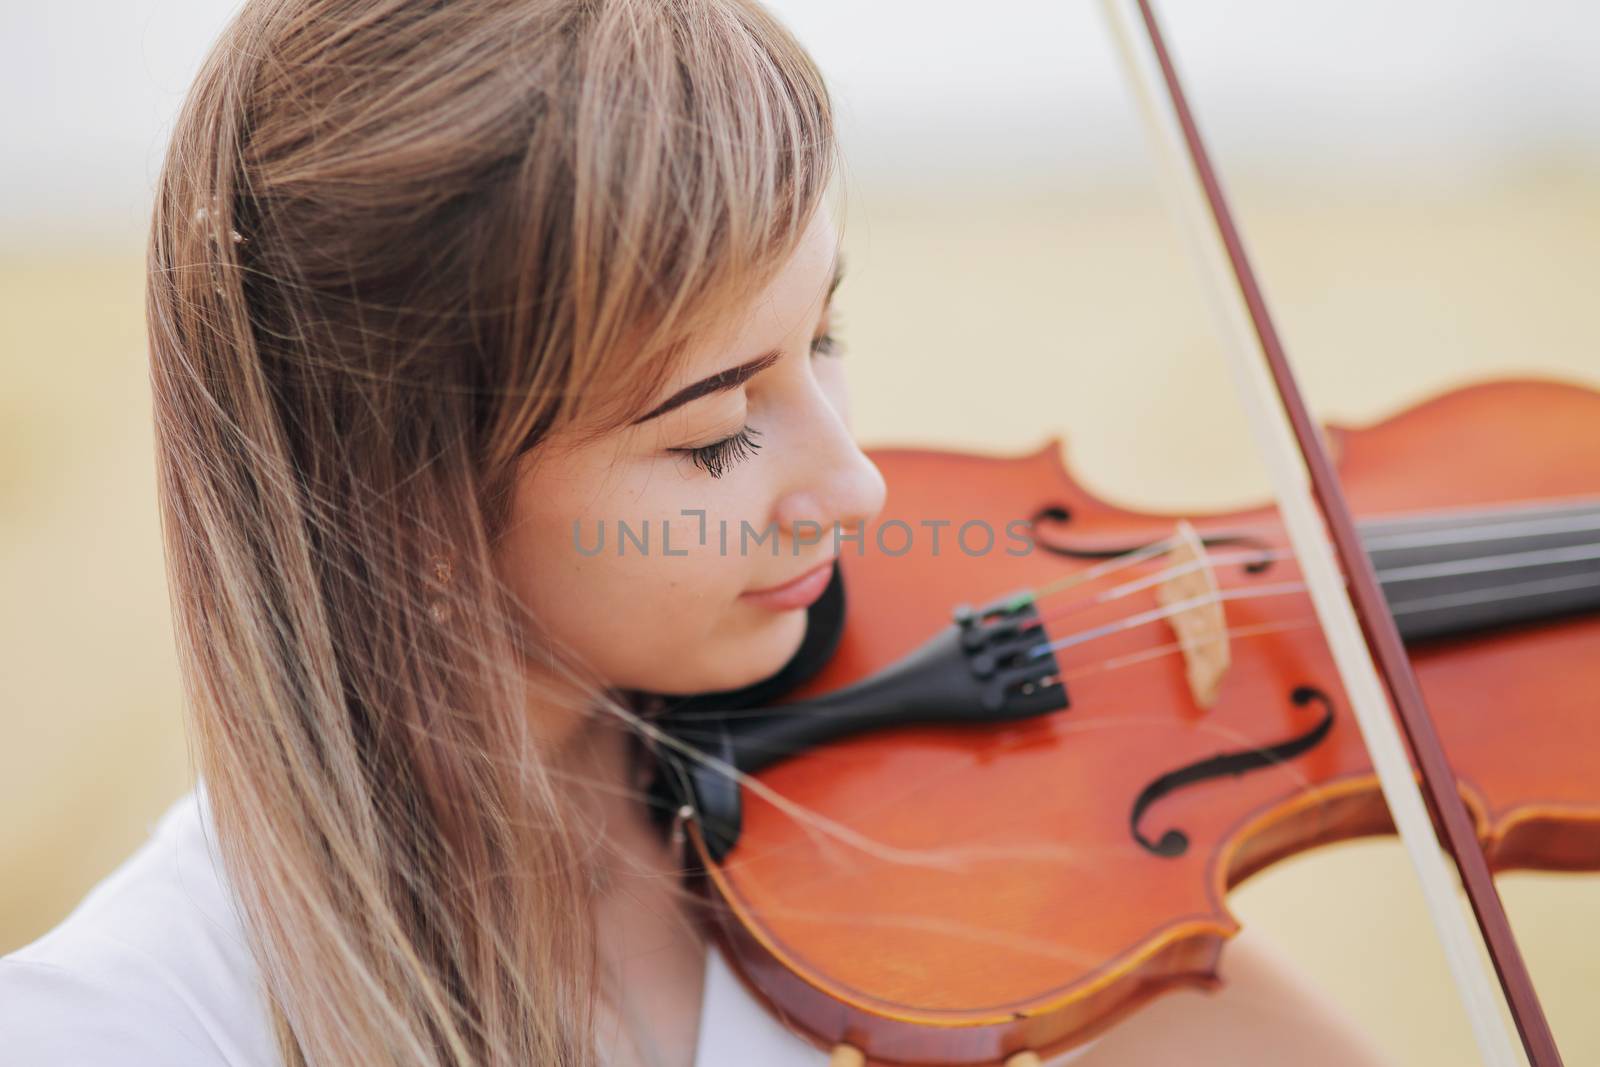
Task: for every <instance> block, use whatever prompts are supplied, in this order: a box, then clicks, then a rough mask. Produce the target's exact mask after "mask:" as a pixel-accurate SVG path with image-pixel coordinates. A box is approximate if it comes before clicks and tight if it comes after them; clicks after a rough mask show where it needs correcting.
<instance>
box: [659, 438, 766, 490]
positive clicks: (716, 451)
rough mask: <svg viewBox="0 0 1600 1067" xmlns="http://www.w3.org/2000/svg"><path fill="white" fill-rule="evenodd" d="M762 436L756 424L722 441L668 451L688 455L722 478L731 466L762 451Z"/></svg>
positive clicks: (710, 472) (698, 465)
mask: <svg viewBox="0 0 1600 1067" xmlns="http://www.w3.org/2000/svg"><path fill="white" fill-rule="evenodd" d="M760 436H761V431H760V430H758V429H756V428H755V427H754V426H746V427H745V428H744V429H742V430H740V431H739V432H738V433H735V434H731V435H729V436H727V437H724V438H723V439H722V440H720V441H713V442H711V443H710V444H709V445H698V446H696V447H694V448H672V449H668V451H670V452H676V453H678V454H679V455H685V456H688V457H689V458H690V459H692V460H693V461H694V465H695V466H696V467H699V468H700V469H701V470H703V471H705V472H706V473H707V474H709V475H711V477H713V478H720V477H722V476H723V475H724V474H726V473H727V472H728V470H729V469H730V468H732V467H734V466H736V465H737V464H739V463H742V462H744V461H745V460H747V459H749V458H750V457H751V456H753V455H755V454H756V453H757V452H759V451H761V442H760V441H757V440H756V438H758V437H760Z"/></svg>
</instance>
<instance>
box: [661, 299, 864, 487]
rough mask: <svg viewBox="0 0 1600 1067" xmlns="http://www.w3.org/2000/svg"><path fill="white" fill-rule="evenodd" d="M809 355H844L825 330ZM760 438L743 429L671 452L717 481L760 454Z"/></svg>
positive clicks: (751, 428)
mask: <svg viewBox="0 0 1600 1067" xmlns="http://www.w3.org/2000/svg"><path fill="white" fill-rule="evenodd" d="M811 353H812V355H816V356H840V355H843V354H844V347H843V345H842V344H840V342H839V339H838V337H836V336H835V335H834V333H833V331H832V330H829V331H828V332H827V333H825V334H822V335H821V336H819V337H817V338H815V339H814V340H813V341H812V342H811ZM760 436H761V431H760V430H758V429H756V428H755V427H754V426H746V427H745V428H744V429H742V430H740V431H739V432H738V433H736V434H733V435H731V436H729V437H724V438H723V439H722V440H720V441H713V442H711V443H710V444H709V445H700V446H699V447H697V448H675V449H673V450H672V451H674V452H680V453H682V454H684V455H686V456H688V457H689V458H690V459H692V460H693V461H694V465H695V466H696V467H699V468H700V469H701V470H703V471H705V472H706V473H707V474H709V475H711V477H713V478H720V477H722V476H723V475H724V474H726V473H727V472H728V471H729V470H731V469H732V468H733V467H735V466H737V465H738V464H740V463H742V462H744V461H745V460H747V459H749V458H750V457H751V456H753V455H755V454H756V453H757V452H759V451H761V442H760V441H757V440H756V438H757V437H760Z"/></svg>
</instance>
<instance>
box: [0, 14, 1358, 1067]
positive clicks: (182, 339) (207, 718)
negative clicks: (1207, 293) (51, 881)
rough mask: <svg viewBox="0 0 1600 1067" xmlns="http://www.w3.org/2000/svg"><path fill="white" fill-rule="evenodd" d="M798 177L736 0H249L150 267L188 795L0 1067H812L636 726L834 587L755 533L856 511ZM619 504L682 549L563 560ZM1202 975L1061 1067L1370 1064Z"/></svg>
mask: <svg viewBox="0 0 1600 1067" xmlns="http://www.w3.org/2000/svg"><path fill="white" fill-rule="evenodd" d="M833 153H834V134H833V128H832V124H831V112H830V108H829V102H828V97H827V93H826V90H825V88H824V86H823V84H822V82H821V80H820V78H819V76H818V74H817V71H816V69H815V68H814V66H813V65H812V64H811V62H810V61H809V60H808V59H807V57H806V56H805V54H804V52H803V51H802V50H801V49H800V47H799V46H798V45H797V44H796V43H795V42H794V40H793V39H792V38H791V37H790V36H789V35H788V34H787V33H786V32H785V31H784V30H783V29H782V28H781V27H780V26H779V25H778V24H777V23H776V22H775V21H774V20H773V19H772V18H771V16H769V15H768V14H767V13H765V12H764V11H763V10H762V9H761V8H760V7H758V6H756V4H755V3H754V2H753V0H462V2H458V3H451V4H439V3H426V2H422V0H253V2H249V3H247V4H246V5H245V6H244V9H243V11H242V12H241V14H240V15H239V16H238V17H237V19H236V20H235V21H234V23H233V24H232V25H231V26H230V27H229V29H228V30H227V32H226V34H225V35H224V37H223V39H222V40H221V42H220V43H219V45H218V46H217V48H216V50H215V51H214V52H213V54H212V55H211V57H210V58H209V60H208V61H207V63H206V64H205V67H204V69H203V71H202V72H201V74H200V76H199V79H198V81H197V83H196V85H195V86H194V89H193V91H192V92H191V94H190V96H189V99H188V101H187V103H186V105H185V107H184V110H183V113H182V117H181V119H180V121H179V123H178V126H177V129H176V132H175V134H174V136H173V140H172V145H171V148H170V151H169V153H168V157H167V161H166V166H165V169H164V171H163V174H162V176H161V180H160V185H159V189H158V195H157V202H156V211H155V219H154V225H153V228H152V236H151V245H150V264H149V266H150V284H149V301H148V312H149V329H150V341H151V360H152V380H153V385H154V393H155V417H156V423H157V431H158V453H159V456H158V458H159V465H160V489H161V502H162V507H163V514H164V526H165V537H166V544H167V553H168V563H169V568H170V576H171V589H172V600H173V610H174V614H175V618H176V626H177V633H178V639H179V646H180V651H181V654H182V658H183V670H184V676H185V679H186V683H187V693H188V701H189V707H190V711H191V714H192V733H193V739H194V745H195V751H196V753H197V757H198V762H199V770H200V773H201V779H202V782H203V783H204V785H203V786H202V788H200V789H199V790H197V791H196V793H195V794H194V795H193V796H192V797H190V798H188V799H187V800H186V801H184V802H182V803H180V804H179V805H178V806H177V807H176V808H174V809H173V811H172V812H171V813H169V815H168V816H167V818H166V819H165V820H164V821H163V823H162V825H161V827H160V829H159V830H158V831H157V833H156V835H155V837H154V839H153V840H152V841H151V842H150V843H149V844H148V845H147V846H146V847H145V848H144V849H143V850H141V852H140V853H139V854H138V855H137V856H135V857H134V858H133V859H132V860H131V861H130V862H129V863H128V864H127V865H125V866H124V867H123V868H122V869H121V870H119V871H118V872H117V873H116V874H115V875H113V876H112V878H110V879H109V880H108V881H107V882H106V883H104V884H103V885H102V886H101V887H99V888H98V889H97V890H96V891H95V892H94V893H93V894H92V895H91V896H90V898H89V899H88V900H86V901H85V903H84V904H83V905H82V906H81V907H80V908H79V909H78V910H77V911H76V912H75V913H74V914H73V916H72V917H71V918H69V919H68V920H67V922H66V923H64V924H63V925H62V926H61V927H59V928H58V929H57V930H56V931H54V932H52V933H51V934H50V935H48V936H47V937H46V938H45V939H44V940H42V941H40V942H39V943H37V944H35V945H33V946H30V947H29V948H28V949H25V950H24V951H22V952H20V953H18V954H16V955H15V956H13V957H11V958H9V959H8V960H7V961H6V962H5V963H4V965H3V967H0V1050H3V1051H0V1056H3V1058H4V1059H5V1060H6V1062H7V1063H14V1064H19V1065H21V1064H57V1063H61V1064H65V1063H73V1064H80V1063H81V1064H89V1063H118V1064H130V1063H131V1064H161V1065H173V1064H196V1065H200V1064H207V1065H210V1064H234V1065H249V1067H268V1065H278V1064H282V1065H296V1064H316V1065H333V1064H340V1065H344V1064H351V1065H354V1064H360V1065H363V1067H380V1065H392V1067H399V1065H408V1067H409V1065H419V1064H454V1065H465V1064H475V1065H476V1064H484V1065H507V1067H510V1065H516V1067H527V1065H530V1064H560V1065H574V1067H576V1065H584V1064H608V1065H609V1064H615V1065H628V1067H631V1065H665V1067H689V1065H691V1064H698V1065H700V1067H711V1065H714V1064H774V1065H780V1064H784V1063H792V1064H797V1065H798V1064H817V1063H821V1062H824V1054H823V1053H822V1052H820V1051H818V1050H816V1049H814V1048H812V1047H810V1046H809V1045H807V1044H805V1043H804V1042H803V1041H801V1040H800V1039H799V1038H797V1037H795V1036H793V1035H790V1034H788V1033H787V1032H785V1031H784V1030H783V1029H782V1028H781V1027H780V1026H779V1025H778V1024H777V1023H776V1022H775V1021H773V1020H771V1019H770V1018H768V1017H767V1016H766V1015H765V1014H764V1013H763V1012H762V1010H761V1009H760V1008H759V1007H758V1006H757V1005H756V1003H755V1002H754V1001H753V1000H752V999H751V998H750V997H749V995H748V994H746V993H745V992H744V991H743V990H742V988H741V987H740V986H739V985H738V984H737V982H736V981H735V980H734V979H733V978H731V976H730V972H729V971H728V969H727V965H726V964H725V963H723V962H722V960H721V958H720V957H719V956H718V955H717V952H716V950H715V949H708V948H707V945H706V942H705V935H704V932H703V930H702V929H701V927H700V926H699V925H698V923H697V922H696V920H695V917H694V913H693V909H692V907H691V906H690V904H689V902H688V900H687V898H686V895H685V893H684V891H683V889H682V888H681V886H680V881H679V865H680V862H681V857H680V855H679V854H678V853H677V852H676V851H675V850H674V849H673V848H672V847H671V845H670V843H669V842H668V841H666V840H665V839H664V838H663V835H662V833H661V831H660V830H659V828H658V827H657V825H656V824H655V823H654V822H653V821H652V819H651V818H650V817H649V813H648V810H647V805H646V803H645V799H644V794H643V791H642V784H643V781H644V777H643V776H644V773H645V769H646V768H645V761H644V760H643V759H642V758H641V752H642V746H641V745H640V744H639V743H638V736H639V732H638V730H637V727H638V726H639V725H640V723H641V721H642V717H647V716H648V715H649V714H650V712H651V709H652V708H653V707H654V705H655V703H656V702H657V701H658V700H659V696H660V695H661V694H686V693H697V692H707V691H716V690H725V689H732V688H736V687H740V686H744V685H747V684H750V683H753V682H756V681H758V680H760V679H762V678H765V677H768V676H770V675H772V674H774V673H775V672H777V671H778V670H779V669H780V668H781V667H782V666H783V665H784V664H785V663H786V661H788V659H789V658H790V657H791V656H792V655H793V654H794V653H795V650H796V649H797V648H798V647H799V645H800V642H801V640H802V638H803V636H804V633H805V629H806V623H807V612H806V610H805V607H806V604H807V603H809V602H810V601H813V600H815V599H816V597H817V595H818V594H819V593H820V591H821V589H822V586H823V584H825V581H826V578H827V575H829V574H830V573H831V565H830V560H831V555H832V553H831V550H830V548H829V547H828V546H827V545H826V544H822V545H815V546H812V547H809V548H807V549H806V550H805V551H803V552H799V553H796V552H791V551H787V549H788V548H790V547H792V546H794V545H795V544H797V543H799V542H797V540H796V538H795V531H796V530H797V528H799V527H800V526H801V524H806V523H818V524H821V525H823V526H824V527H826V526H829V525H831V524H833V523H839V524H842V525H853V524H854V523H856V522H860V521H864V520H866V519H869V518H870V517H871V516H872V515H873V514H874V513H875V512H876V511H877V510H878V508H879V507H880V505H881V503H882V500H883V495H884V485H883V482H882V479H881V477H880V476H879V474H878V472H877V471H876V469H875V468H874V467H873V465H872V464H871V462H870V461H869V460H868V459H867V458H866V457H865V456H864V455H863V454H862V453H861V451H860V450H859V449H858V448H857V447H856V445H855V444H854V443H853V441H852V440H851V437H850V434H849V431H848V426H847V415H846V403H845V394H844V383H843V381H842V378H841V373H840V364H839V362H838V360H837V359H836V358H835V357H836V354H837V346H838V341H837V339H836V338H834V337H833V336H832V335H831V334H830V316H831V311H830V307H831V301H832V299H833V296H834V293H835V289H836V287H837V285H838V280H839V275H838V271H839V262H840V260H839V254H838V242H839V237H838V231H837V229H836V225H835V222H834V219H833V216H832V214H831V211H830V209H829V207H828V206H827V203H828V197H827V191H828V189H829V187H830V182H831V180H832V178H833V176H834V163H835V160H834V154H833ZM686 511H687V512H694V511H703V512H704V513H705V515H706V516H708V517H709V518H710V519H711V520H712V521H718V520H726V521H728V522H730V523H731V524H735V525H737V524H738V523H740V522H748V523H750V525H751V526H752V527H755V528H758V529H760V528H765V527H768V526H772V527H775V528H776V529H777V530H778V532H779V536H780V539H781V542H782V544H783V546H784V548H785V549H786V550H785V551H783V552H780V553H778V554H777V555H776V556H774V555H769V554H766V553H749V554H741V553H726V554H724V553H721V552H718V551H716V550H715V547H714V546H711V545H707V546H702V545H700V544H698V543H697V539H696V537H695V536H694V530H695V527H696V525H697V524H698V522H699V521H700V518H699V517H698V516H696V515H694V514H687V515H686V514H685V512H686ZM640 516H644V517H648V518H649V519H650V520H651V521H652V522H659V521H661V520H669V521H671V522H672V523H674V524H675V526H674V536H673V541H674V543H675V544H676V545H678V546H681V548H679V549H675V550H674V553H673V554H671V555H668V554H666V553H664V552H659V551H658V552H655V553H638V552H630V553H625V554H621V555H618V554H615V553H609V552H608V553H600V554H587V553H585V552H583V551H580V550H579V548H580V545H579V544H576V543H575V540H574V531H575V529H588V530H593V529H594V528H595V527H596V524H598V523H600V522H602V521H609V522H615V521H616V520H617V519H619V518H629V519H631V518H636V517H640ZM678 552H683V553H684V554H681V555H680V554H678ZM1228 967H1229V968H1230V971H1231V973H1230V975H1229V977H1230V978H1231V979H1232V981H1231V984H1230V985H1229V987H1228V991H1227V992H1224V993H1222V994H1221V995H1218V996H1213V997H1200V996H1193V997H1188V996H1173V997H1168V998H1166V999H1164V1000H1163V1001H1161V1002H1160V1003H1158V1004H1156V1005H1154V1006H1153V1007H1152V1008H1150V1009H1148V1010H1146V1011H1144V1012H1142V1013H1140V1014H1139V1015H1137V1016H1135V1017H1134V1018H1133V1019H1131V1020H1129V1021H1128V1022H1127V1023H1125V1024H1124V1025H1122V1026H1121V1027H1119V1028H1117V1029H1116V1030H1114V1031H1112V1032H1111V1033H1110V1034H1109V1035H1108V1036H1107V1037H1105V1038H1103V1039H1102V1040H1101V1041H1100V1042H1099V1043H1097V1044H1096V1045H1095V1046H1092V1047H1091V1048H1090V1049H1089V1050H1088V1051H1087V1053H1085V1054H1084V1055H1083V1056H1082V1059H1081V1062H1082V1063H1086V1064H1114V1063H1138V1062H1177V1061H1178V1060H1179V1059H1181V1060H1182V1061H1183V1062H1186V1063H1191V1064H1201V1063H1224V1062H1226V1063H1230V1064H1241V1063H1281V1062H1287V1061H1288V1060H1289V1059H1290V1058H1291V1057H1292V1058H1293V1059H1294V1061H1296V1062H1298V1063H1300V1064H1313V1063H1327V1064H1340V1065H1341V1067H1350V1065H1352V1064H1359V1063H1363V1062H1372V1056H1371V1054H1370V1053H1369V1052H1368V1051H1367V1050H1366V1049H1365V1046H1364V1045H1363V1043H1362V1040H1361V1038H1360V1037H1359V1035H1356V1034H1354V1033H1353V1032H1352V1031H1350V1030H1349V1029H1348V1027H1346V1026H1345V1025H1344V1024H1343V1023H1342V1022H1340V1021H1339V1020H1338V1019H1336V1018H1335V1017H1334V1016H1333V1015H1332V1013H1331V1012H1330V1011H1329V1010H1328V1009H1327V1008H1326V1007H1325V1006H1324V1005H1323V1004H1322V1003H1321V1002H1320V1000H1319V998H1317V997H1316V996H1315V995H1314V994H1313V993H1311V992H1309V991H1307V990H1306V989H1305V987H1304V986H1303V985H1301V984H1299V983H1298V982H1297V981H1296V980H1294V979H1293V978H1292V977H1290V975H1289V973H1288V972H1287V971H1286V970H1285V969H1283V968H1282V967H1280V966H1278V965H1276V964H1273V963H1272V962H1270V961H1269V960H1268V959H1267V958H1266V957H1264V956H1263V955H1261V953H1260V952H1259V951H1257V950H1253V949H1252V948H1251V946H1250V945H1249V944H1248V942H1245V943H1241V944H1239V945H1237V946H1235V950H1234V951H1233V952H1231V953H1230V954H1229V957H1228Z"/></svg>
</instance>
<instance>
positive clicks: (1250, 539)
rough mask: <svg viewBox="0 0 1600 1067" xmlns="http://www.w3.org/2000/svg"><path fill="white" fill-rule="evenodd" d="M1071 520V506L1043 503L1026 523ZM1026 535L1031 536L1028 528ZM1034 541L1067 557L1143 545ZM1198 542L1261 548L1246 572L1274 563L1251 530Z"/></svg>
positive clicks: (1101, 555)
mask: <svg viewBox="0 0 1600 1067" xmlns="http://www.w3.org/2000/svg"><path fill="white" fill-rule="evenodd" d="M1071 521H1072V509H1071V508H1069V507H1067V506H1066V505H1064V504H1046V505H1045V506H1044V507H1042V508H1040V509H1039V510H1037V511H1035V512H1034V513H1033V515H1032V517H1031V518H1029V520H1028V523H1029V525H1030V527H1032V526H1038V525H1040V524H1041V523H1059V524H1063V525H1064V524H1066V523H1069V522H1071ZM1029 536H1030V537H1032V534H1031V532H1030V534H1029ZM1033 543H1034V544H1036V545H1038V546H1039V547H1040V548H1042V549H1044V550H1045V551H1046V552H1051V553H1054V554H1055V555H1057V556H1066V557H1067V558H1068V559H1115V558H1117V557H1118V556H1125V555H1127V554H1128V553H1129V552H1134V551H1137V550H1139V549H1141V548H1143V547H1145V546H1144V545H1142V544H1138V545H1113V546H1111V547H1109V548H1077V547H1074V546H1072V545H1061V544H1045V543H1044V542H1043V541H1040V540H1039V539H1038V538H1037V537H1033ZM1200 543H1201V544H1203V545H1205V546H1206V547H1207V548H1216V547H1217V546H1218V545H1237V546H1239V547H1241V548H1249V549H1255V550H1256V551H1258V552H1260V553H1261V558H1259V559H1253V560H1251V561H1250V562H1249V563H1246V564H1245V565H1244V572H1245V573H1246V574H1261V573H1262V572H1264V571H1266V570H1267V569H1268V568H1269V567H1271V566H1272V564H1273V555H1272V546H1271V545H1269V544H1267V542H1265V541H1263V540H1262V539H1261V538H1259V537H1254V536H1252V535H1250V534H1207V535H1206V536H1204V537H1202V538H1200Z"/></svg>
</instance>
